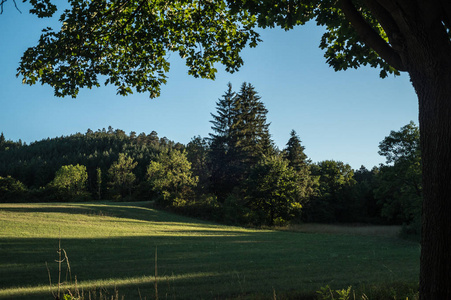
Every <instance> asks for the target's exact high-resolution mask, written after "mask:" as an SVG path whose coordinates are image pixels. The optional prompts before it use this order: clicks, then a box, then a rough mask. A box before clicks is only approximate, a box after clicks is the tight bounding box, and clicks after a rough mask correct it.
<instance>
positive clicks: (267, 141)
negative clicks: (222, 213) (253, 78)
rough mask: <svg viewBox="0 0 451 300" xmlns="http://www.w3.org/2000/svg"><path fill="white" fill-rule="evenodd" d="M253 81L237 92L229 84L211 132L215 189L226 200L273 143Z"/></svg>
mask: <svg viewBox="0 0 451 300" xmlns="http://www.w3.org/2000/svg"><path fill="white" fill-rule="evenodd" d="M260 99H261V97H260V96H258V94H257V92H256V91H255V88H254V87H253V86H252V85H251V84H247V83H243V84H242V86H241V89H240V92H239V93H238V94H235V93H234V92H233V91H232V85H231V84H230V83H229V85H228V90H227V91H226V93H225V94H224V95H223V98H222V99H220V100H219V101H218V102H217V115H214V114H212V116H213V120H212V121H211V122H212V124H213V126H212V129H213V131H214V133H213V134H210V140H211V146H210V150H211V151H210V161H211V181H212V191H213V192H214V193H215V194H216V195H217V196H218V197H219V199H220V200H224V199H225V197H226V196H227V194H229V193H230V192H232V190H233V189H234V188H235V187H238V186H239V185H240V183H242V182H243V180H244V179H245V178H246V177H247V176H248V174H249V172H250V170H251V168H252V167H253V166H254V165H256V164H257V163H258V162H259V161H260V160H261V159H263V158H264V157H265V156H268V155H271V154H273V153H274V152H275V151H274V146H273V142H272V140H271V138H270V134H269V129H268V127H269V124H268V123H267V121H266V114H267V113H268V110H267V109H266V108H265V106H264V104H263V102H261V100H260Z"/></svg>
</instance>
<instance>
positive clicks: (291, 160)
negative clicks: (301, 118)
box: [283, 130, 308, 172]
mask: <svg viewBox="0 0 451 300" xmlns="http://www.w3.org/2000/svg"><path fill="white" fill-rule="evenodd" d="M304 150H305V147H304V146H301V140H300V139H299V137H298V136H297V134H296V131H294V130H292V131H291V132H290V139H289V140H288V143H287V145H286V148H285V149H284V150H283V157H284V158H285V159H286V160H288V165H289V166H290V167H292V168H294V169H295V170H296V171H297V172H302V171H303V170H304V169H306V168H308V166H307V163H308V161H307V155H306V154H305V153H304Z"/></svg>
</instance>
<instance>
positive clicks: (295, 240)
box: [0, 202, 420, 299]
mask: <svg viewBox="0 0 451 300" xmlns="http://www.w3.org/2000/svg"><path fill="white" fill-rule="evenodd" d="M312 228H314V226H313V227H312V225H307V226H305V227H304V229H305V230H303V227H302V226H298V227H297V228H295V229H296V230H291V231H290V230H279V231H271V230H252V229H245V228H241V227H230V226H223V225H217V224H212V223H208V222H202V221H198V220H194V219H189V218H184V217H180V216H177V215H173V214H169V213H165V212H161V211H156V210H153V209H151V208H149V203H142V202H140V203H90V204H86V203H82V204H78V203H77V204H0V298H4V299H51V298H52V297H51V294H50V291H49V279H48V274H47V269H46V264H45V263H46V262H48V264H49V268H50V272H51V275H52V283H55V282H56V281H57V276H58V270H57V268H58V265H57V263H55V260H56V259H57V258H58V257H57V249H58V240H59V236H61V246H62V248H64V249H65V250H66V252H67V255H68V258H69V260H70V267H71V274H72V278H74V277H75V276H77V282H78V287H79V288H80V289H83V291H87V290H89V289H93V288H96V289H97V290H99V288H103V289H107V290H108V291H105V290H102V291H103V293H104V294H105V293H113V292H114V288H115V287H116V288H117V290H118V291H119V294H120V295H124V298H125V299H140V295H141V298H142V299H144V297H146V298H147V299H153V298H154V295H155V291H154V274H155V273H154V272H155V251H156V249H157V251H158V294H159V298H160V299H229V298H240V299H247V298H251V299H253V298H257V297H258V298H259V299H273V297H274V292H275V293H276V295H277V299H284V298H286V299H288V298H292V299H295V298H301V297H303V296H306V297H307V296H311V295H314V294H315V291H316V290H318V289H319V288H320V287H322V286H325V285H329V286H331V287H332V288H336V289H338V288H346V287H347V286H349V285H353V286H360V287H361V288H362V287H363V289H365V287H367V289H368V290H367V291H366V293H367V294H369V296H371V291H370V287H371V286H372V285H379V286H386V287H387V289H390V287H391V286H393V285H395V286H396V285H398V286H399V283H401V285H403V284H404V283H407V284H410V283H413V284H415V282H418V273H419V253H420V247H419V245H418V244H416V243H414V242H409V241H404V240H401V239H399V238H397V237H396V234H393V232H394V231H393V228H389V229H388V230H385V229H383V228H379V229H378V230H371V229H370V228H369V227H367V228H364V229H361V230H356V229H355V228H354V231H353V230H346V229H344V228H341V229H340V230H338V232H337V231H334V230H332V229H333V228H334V227H333V226H329V227H327V226H326V227H324V226H323V227H321V226H319V227H318V228H316V229H312ZM375 232H377V234H376V233H375ZM391 293H392V294H393V296H395V294H396V293H397V292H396V291H395V290H393V291H391ZM398 299H399V298H398ZM404 299H405V297H404Z"/></svg>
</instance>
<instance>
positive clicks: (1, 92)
mask: <svg viewBox="0 0 451 300" xmlns="http://www.w3.org/2000/svg"><path fill="white" fill-rule="evenodd" d="M12 4H13V3H12V2H11V3H10V2H7V3H6V5H5V11H4V13H3V15H0V27H1V28H2V31H1V33H0V37H1V41H2V44H1V45H0V51H1V52H0V53H1V55H0V65H1V71H0V80H1V88H0V132H3V133H4V135H5V137H6V138H7V139H12V140H15V141H16V140H18V139H22V141H24V142H27V143H30V142H33V141H36V140H41V139H45V138H47V137H56V136H62V135H70V134H72V133H76V132H82V133H84V132H86V130H87V129H88V128H90V129H92V130H97V129H102V128H107V127H108V126H110V125H111V126H112V127H113V128H115V129H122V130H124V131H125V132H127V133H129V132H130V131H136V132H137V133H140V132H145V133H150V132H151V131H153V130H155V131H156V132H157V133H158V135H159V136H160V137H163V136H166V137H167V138H169V139H171V140H174V141H177V142H181V143H187V142H189V141H190V140H191V138H192V137H193V136H197V135H200V136H202V137H204V136H208V133H210V132H211V128H210V127H211V124H210V122H209V121H210V120H211V115H210V113H214V112H215V103H216V101H217V100H218V98H220V97H221V95H222V94H223V93H224V91H225V90H226V88H227V86H226V85H227V83H228V82H231V83H232V85H233V86H234V88H235V89H236V90H238V89H239V86H240V85H241V84H242V83H243V82H249V83H251V84H252V85H254V86H255V89H256V90H257V92H258V93H259V94H260V96H261V97H262V100H263V102H264V103H265V105H266V108H267V109H268V110H269V113H268V121H269V122H271V126H270V133H271V134H272V138H273V139H274V141H275V143H276V145H277V146H278V147H279V148H281V149H282V148H283V147H284V146H285V144H286V142H287V141H288V139H289V133H290V131H291V130H292V129H294V130H296V132H297V133H298V135H299V136H300V138H301V140H302V144H303V146H305V148H306V150H305V152H306V154H307V155H308V156H309V158H311V159H312V161H313V162H318V161H322V160H326V159H333V160H339V161H343V162H345V163H348V164H350V165H351V166H352V167H353V168H359V167H360V166H361V165H364V166H366V167H367V168H372V167H373V166H375V165H379V164H380V163H384V162H385V160H384V158H383V157H381V156H379V155H378V153H377V152H378V145H379V142H380V141H381V140H382V139H383V138H384V137H385V136H387V135H388V134H389V133H390V131H391V130H398V129H399V128H400V127H402V126H404V125H406V124H407V123H409V122H410V121H411V120H413V121H414V122H415V123H418V121H417V120H418V102H417V97H416V95H415V93H414V90H413V88H412V86H411V84H410V82H409V78H408V76H407V74H402V75H401V76H398V77H393V76H391V77H390V78H388V79H380V78H379V75H378V74H379V71H378V70H375V69H371V68H360V69H358V70H347V71H342V72H335V71H334V70H333V69H332V68H331V67H329V66H328V65H327V64H326V62H325V58H324V57H323V52H322V50H320V49H319V48H318V44H319V40H320V37H321V34H322V31H323V29H322V28H319V27H316V26H315V25H314V24H307V25H306V26H302V27H298V28H296V29H294V30H292V31H288V32H285V31H283V30H280V29H268V30H266V29H265V30H260V34H261V36H262V39H263V40H264V42H263V43H261V44H260V45H258V46H257V48H253V49H246V50H245V52H244V53H243V58H244V61H245V64H244V66H243V67H242V68H241V69H240V71H239V72H237V73H234V74H229V73H226V72H225V71H223V69H224V68H223V67H222V66H218V67H217V68H218V70H219V73H218V74H217V76H216V80H215V81H211V80H206V79H196V78H193V77H191V76H188V75H187V68H186V67H185V66H184V62H183V61H182V60H181V59H179V58H178V55H177V54H172V56H171V71H170V73H169V79H168V83H167V85H165V86H163V87H162V95H161V97H159V98H157V99H149V98H148V95H147V94H137V93H135V94H133V95H131V96H127V97H123V96H117V95H116V91H115V89H114V87H111V86H108V87H101V88H97V89H92V90H82V91H81V92H80V94H79V96H78V97H77V98H76V99H72V98H70V97H66V98H57V97H54V96H53V90H52V88H50V87H49V86H41V85H34V86H27V85H23V84H22V83H21V79H20V78H16V77H15V74H16V68H17V67H18V64H19V60H20V57H21V55H22V54H23V52H24V51H25V50H26V48H27V47H30V46H33V45H34V44H35V43H36V42H37V40H38V38H39V35H40V30H41V29H42V28H44V27H45V26H53V27H55V28H56V27H58V23H57V22H56V20H41V19H38V18H36V17H35V16H32V15H29V14H28V13H27V9H26V6H25V5H24V4H22V3H20V2H19V1H18V5H19V6H20V7H21V10H22V12H23V13H22V14H20V13H19V12H17V11H16V10H15V9H14V6H13V5H12Z"/></svg>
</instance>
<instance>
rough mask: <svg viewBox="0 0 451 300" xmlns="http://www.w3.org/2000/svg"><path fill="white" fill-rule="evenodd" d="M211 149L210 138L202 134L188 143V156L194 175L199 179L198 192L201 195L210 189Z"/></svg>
mask: <svg viewBox="0 0 451 300" xmlns="http://www.w3.org/2000/svg"><path fill="white" fill-rule="evenodd" d="M209 151H210V147H209V144H208V140H207V139H206V138H201V137H200V136H197V137H194V138H192V139H191V141H190V142H189V143H188V144H187V145H186V158H187V159H188V161H189V162H190V163H191V171H192V172H193V175H194V176H196V177H197V178H198V179H199V181H198V184H197V186H196V192H197V194H198V195H199V196H200V195H202V194H205V193H208V189H209V182H210V170H209V168H208V166H209V161H208V159H209V155H208V154H209Z"/></svg>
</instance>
